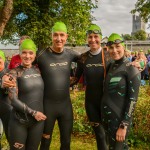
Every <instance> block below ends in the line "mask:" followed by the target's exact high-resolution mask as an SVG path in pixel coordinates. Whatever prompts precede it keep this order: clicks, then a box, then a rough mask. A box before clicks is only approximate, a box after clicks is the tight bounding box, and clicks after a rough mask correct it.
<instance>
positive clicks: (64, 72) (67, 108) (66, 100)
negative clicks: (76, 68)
mask: <svg viewBox="0 0 150 150" xmlns="http://www.w3.org/2000/svg"><path fill="white" fill-rule="evenodd" d="M78 57H79V54H78V53H76V52H75V51H71V50H67V49H64V50H63V52H62V53H55V52H53V51H52V50H51V49H50V48H47V49H46V50H43V51H41V52H40V53H39V54H38V59H37V61H38V62H37V63H38V66H39V69H40V71H41V75H42V77H43V80H44V113H45V115H46V116H47V119H46V121H45V127H44V134H45V135H48V136H49V137H48V138H45V137H43V138H42V142H41V148H40V149H41V150H49V146H50V142H51V139H52V132H53V128H54V125H55V121H56V120H57V121H58V125H59V129H60V140H61V148H60V149H61V150H70V139H71V132H72V127H73V112H72V104H71V101H70V90H69V88H70V68H71V62H73V61H76V60H77V59H78Z"/></svg>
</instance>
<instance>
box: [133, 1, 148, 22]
mask: <svg viewBox="0 0 150 150" xmlns="http://www.w3.org/2000/svg"><path fill="white" fill-rule="evenodd" d="M136 12H138V13H139V14H140V16H141V17H142V18H143V19H144V21H145V22H148V19H149V18H150V0H137V2H136V5H135V9H134V10H132V13H133V14H134V13H136Z"/></svg>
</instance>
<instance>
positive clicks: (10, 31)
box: [0, 0, 97, 47]
mask: <svg viewBox="0 0 150 150" xmlns="http://www.w3.org/2000/svg"><path fill="white" fill-rule="evenodd" d="M2 4H3V3H0V6H1V5H2ZM13 6H14V9H13V13H12V15H11V18H10V20H9V22H8V23H7V26H6V27H5V31H4V34H3V36H2V39H3V40H4V41H5V40H8V39H9V41H8V42H11V43H15V42H16V40H14V39H16V37H20V36H21V35H29V36H31V38H32V39H33V40H34V41H35V42H36V44H38V46H39V47H45V46H47V45H49V44H50V42H51V40H50V34H51V28H52V26H53V25H54V23H55V22H56V21H63V22H64V23H65V24H66V25H67V28H68V33H69V39H68V42H70V43H73V44H74V43H75V44H78V45H80V44H83V43H85V31H86V29H87V27H88V25H89V24H90V23H91V22H92V20H94V17H93V16H92V10H93V9H95V8H97V5H96V2H95V1H92V0H14V4H13ZM5 42H6V41H5Z"/></svg>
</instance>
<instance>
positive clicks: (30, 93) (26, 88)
mask: <svg viewBox="0 0 150 150" xmlns="http://www.w3.org/2000/svg"><path fill="white" fill-rule="evenodd" d="M10 74H12V75H13V76H14V78H16V80H17V85H18V96H17V95H16V89H15V88H10V89H9V98H10V99H11V105H12V106H13V110H12V114H11V117H10V123H9V136H10V149H11V150H18V149H21V150H37V149H38V145H39V143H40V140H41V137H42V132H43V128H44V121H36V119H35V118H34V114H35V112H36V111H40V112H43V91H44V84H43V80H42V77H41V74H40V72H39V70H38V69H37V68H36V67H35V66H32V67H31V68H24V67H23V66H19V67H17V68H15V69H13V70H11V71H10Z"/></svg>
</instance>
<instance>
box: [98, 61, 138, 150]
mask: <svg viewBox="0 0 150 150" xmlns="http://www.w3.org/2000/svg"><path fill="white" fill-rule="evenodd" d="M105 81H106V82H105V87H104V95H103V99H102V105H101V106H102V113H101V114H102V122H103V125H104V128H105V130H106V132H107V134H108V137H109V149H110V150H127V149H128V145H127V143H126V141H124V142H117V141H116V132H117V130H118V128H119V125H120V124H121V123H124V124H126V125H127V126H128V128H127V132H128V131H129V126H130V124H131V120H132V113H133V111H134V109H135V104H136V101H137V97H138V92H139V86H140V73H139V71H138V69H137V68H135V67H133V66H132V65H130V63H129V61H128V60H127V59H126V58H122V59H120V60H117V61H115V62H114V63H112V65H111V67H110V69H109V71H108V73H107V77H106V80H105Z"/></svg>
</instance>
